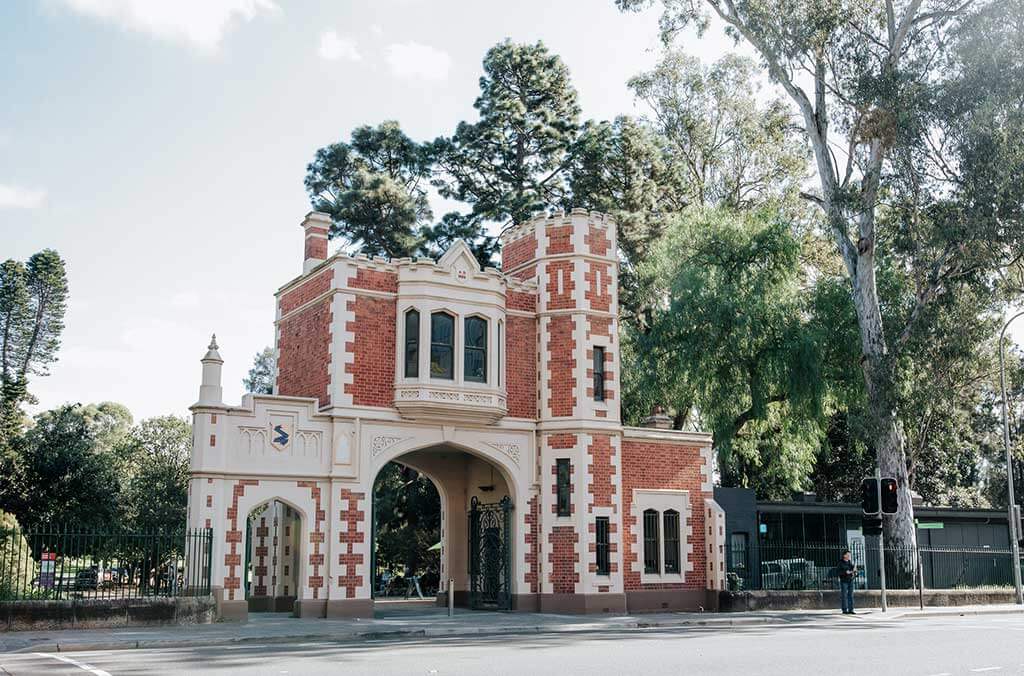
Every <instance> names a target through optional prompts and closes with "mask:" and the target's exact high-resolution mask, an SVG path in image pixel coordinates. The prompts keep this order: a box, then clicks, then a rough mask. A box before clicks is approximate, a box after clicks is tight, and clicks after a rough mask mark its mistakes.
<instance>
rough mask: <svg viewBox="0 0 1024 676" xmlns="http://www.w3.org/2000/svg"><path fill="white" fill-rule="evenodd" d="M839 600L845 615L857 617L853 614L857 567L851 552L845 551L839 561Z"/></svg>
mask: <svg viewBox="0 0 1024 676" xmlns="http://www.w3.org/2000/svg"><path fill="white" fill-rule="evenodd" d="M837 568H838V570H839V598H840V600H841V601H842V605H843V615H855V614H856V613H854V612H853V581H854V580H855V579H856V578H857V566H855V565H854V563H853V561H851V560H850V550H849V549H846V550H844V551H843V556H842V558H840V559H839V566H838V567H837Z"/></svg>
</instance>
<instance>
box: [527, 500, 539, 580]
mask: <svg viewBox="0 0 1024 676" xmlns="http://www.w3.org/2000/svg"><path fill="white" fill-rule="evenodd" d="M539 497H540V496H537V495H535V496H533V497H532V498H530V502H529V509H528V510H527V511H526V516H525V521H526V556H525V559H524V560H525V562H526V584H527V585H529V589H530V593H531V594H536V593H538V592H540V499H539Z"/></svg>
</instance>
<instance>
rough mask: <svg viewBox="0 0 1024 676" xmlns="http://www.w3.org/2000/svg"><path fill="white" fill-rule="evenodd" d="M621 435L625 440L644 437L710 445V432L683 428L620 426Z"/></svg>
mask: <svg viewBox="0 0 1024 676" xmlns="http://www.w3.org/2000/svg"><path fill="white" fill-rule="evenodd" d="M622 436H623V437H624V438H625V439H627V440H632V439H644V440H649V441H662V442H670V443H677V444H688V445H691V446H692V445H694V444H699V445H702V446H708V447H710V446H711V439H712V438H711V433H710V432H688V431H685V430H659V429H655V428H649V427H628V426H623V427H622Z"/></svg>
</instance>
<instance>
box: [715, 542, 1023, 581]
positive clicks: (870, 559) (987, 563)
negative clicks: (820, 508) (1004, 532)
mask: <svg viewBox="0 0 1024 676" xmlns="http://www.w3.org/2000/svg"><path fill="white" fill-rule="evenodd" d="M846 549H849V550H850V554H851V559H852V560H853V563H854V564H856V566H857V570H858V575H857V577H856V578H855V585H856V587H857V588H859V589H878V588H880V586H881V585H880V572H881V571H880V565H879V550H878V546H877V545H875V544H873V543H870V542H869V543H868V544H867V545H864V544H861V543H859V542H854V543H852V544H850V545H844V544H834V543H806V542H770V541H769V542H765V541H761V542H759V543H757V545H756V546H752V547H749V548H744V549H742V550H737V549H736V548H732V547H731V548H730V552H729V558H728V564H729V573H730V576H729V578H730V588H732V589H734V590H737V589H743V590H749V589H788V590H833V589H838V588H839V577H838V572H837V569H836V568H837V566H838V563H839V560H840V557H841V556H842V553H843V551H845V550H846ZM918 556H920V565H921V571H920V574H921V577H923V579H924V589H982V588H1004V587H1005V588H1012V587H1013V564H1012V561H1013V554H1012V552H1011V551H1010V549H1009V548H998V547H920V548H913V547H909V548H896V547H886V548H885V579H886V587H887V588H888V589H917V588H918V571H917V566H918V561H917V557H918ZM1018 565H1021V564H1020V563H1018Z"/></svg>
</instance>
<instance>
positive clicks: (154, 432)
mask: <svg viewBox="0 0 1024 676" xmlns="http://www.w3.org/2000/svg"><path fill="white" fill-rule="evenodd" d="M191 448H192V426H191V425H190V424H189V423H188V421H186V420H184V419H183V418H178V417H176V416H162V417H157V418H148V419H146V420H143V421H142V423H141V424H139V425H138V426H137V427H134V428H132V430H131V431H130V432H129V433H128V434H127V436H126V437H125V438H124V439H123V440H122V442H121V448H120V450H119V455H120V457H121V459H122V474H121V476H120V481H121V485H122V488H121V499H120V501H119V509H120V512H121V523H122V524H123V525H124V526H125V527H126V528H128V529H130V530H133V531H148V530H162V531H164V532H174V531H176V530H180V529H181V528H183V527H184V525H185V521H186V516H187V515H186V508H187V503H188V478H189V451H190V450H191Z"/></svg>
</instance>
